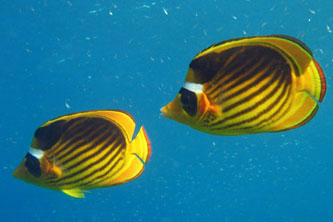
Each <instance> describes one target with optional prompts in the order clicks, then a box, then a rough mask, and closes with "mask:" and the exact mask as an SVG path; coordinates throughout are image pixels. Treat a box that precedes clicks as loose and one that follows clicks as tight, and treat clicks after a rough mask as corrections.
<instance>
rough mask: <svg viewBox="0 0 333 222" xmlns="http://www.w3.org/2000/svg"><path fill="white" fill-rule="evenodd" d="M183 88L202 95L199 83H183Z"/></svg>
mask: <svg viewBox="0 0 333 222" xmlns="http://www.w3.org/2000/svg"><path fill="white" fill-rule="evenodd" d="M183 88H185V89H187V90H189V91H191V92H194V93H202V88H203V85H202V84H199V83H193V82H184V85H183Z"/></svg>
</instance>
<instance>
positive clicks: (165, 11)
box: [163, 7, 168, 15]
mask: <svg viewBox="0 0 333 222" xmlns="http://www.w3.org/2000/svg"><path fill="white" fill-rule="evenodd" d="M163 12H164V14H165V15H168V11H167V10H166V9H165V8H164V7H163Z"/></svg>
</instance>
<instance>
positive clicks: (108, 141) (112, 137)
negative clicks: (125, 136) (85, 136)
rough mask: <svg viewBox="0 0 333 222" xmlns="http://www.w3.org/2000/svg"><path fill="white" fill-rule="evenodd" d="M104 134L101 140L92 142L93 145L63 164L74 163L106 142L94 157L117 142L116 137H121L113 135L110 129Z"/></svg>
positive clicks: (69, 167) (68, 168)
mask: <svg viewBox="0 0 333 222" xmlns="http://www.w3.org/2000/svg"><path fill="white" fill-rule="evenodd" d="M102 133H103V136H102V137H101V138H99V139H98V140H96V141H94V140H92V141H90V143H92V144H91V145H89V146H87V147H86V148H85V149H82V150H81V151H80V152H78V153H76V154H75V155H73V156H72V157H70V158H68V159H67V160H65V161H64V162H62V163H61V164H62V165H66V164H67V163H69V162H72V161H73V160H75V159H78V158H80V156H82V155H83V154H85V153H87V152H89V151H91V150H93V149H95V148H96V147H97V146H99V145H100V144H101V143H103V142H105V144H104V145H103V146H102V148H101V149H99V150H98V151H96V152H95V153H94V155H98V154H99V153H100V152H102V151H103V149H105V148H106V147H107V146H109V145H110V144H111V143H112V142H113V141H114V140H115V136H119V135H114V134H113V133H112V131H110V130H109V129H107V130H105V131H104V132H102ZM71 168H72V167H71V166H68V167H67V170H70V169H71Z"/></svg>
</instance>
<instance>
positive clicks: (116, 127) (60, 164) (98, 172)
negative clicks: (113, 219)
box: [13, 110, 151, 198]
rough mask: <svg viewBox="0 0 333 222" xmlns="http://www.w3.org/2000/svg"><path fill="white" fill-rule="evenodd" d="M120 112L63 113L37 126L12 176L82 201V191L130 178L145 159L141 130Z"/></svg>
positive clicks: (147, 154)
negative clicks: (28, 146) (135, 131)
mask: <svg viewBox="0 0 333 222" xmlns="http://www.w3.org/2000/svg"><path fill="white" fill-rule="evenodd" d="M134 130H135V121H134V119H133V117H132V116H131V115H130V114H128V113H126V112H124V111H120V110H97V111H87V112H79V113H74V114H69V115H64V116H61V117H58V118H56V119H53V120H50V121H48V122H46V123H44V124H43V125H41V126H40V127H39V128H38V129H37V130H36V131H35V134H34V138H33V140H32V144H31V148H30V150H29V152H28V153H27V154H26V155H25V157H24V159H23V161H22V163H21V164H20V165H19V167H18V168H17V169H16V170H15V171H14V173H13V175H14V176H15V177H17V178H19V179H22V180H24V181H25V182H28V183H32V184H35V185H38V186H41V187H45V188H49V189H53V190H60V191H62V192H64V193H66V194H68V195H69V196H72V197H76V198H83V197H84V192H86V191H85V190H86V189H92V188H101V187H109V186H114V185H119V184H123V183H126V182H128V181H131V180H134V179H136V178H137V177H139V176H140V175H141V173H142V172H143V170H144V164H145V163H147V161H148V160H149V157H150V154H151V149H150V141H149V139H148V136H147V134H146V131H145V129H144V128H143V127H141V128H140V130H139V132H138V134H137V135H136V137H135V139H133V140H132V137H133V133H134Z"/></svg>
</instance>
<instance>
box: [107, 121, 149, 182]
mask: <svg viewBox="0 0 333 222" xmlns="http://www.w3.org/2000/svg"><path fill="white" fill-rule="evenodd" d="M150 154H151V150H150V141H149V139H148V136H147V133H146V131H145V129H144V128H143V127H141V128H140V131H139V133H138V134H137V136H136V137H135V139H134V140H133V141H132V142H131V143H130V148H129V152H128V153H127V154H126V162H125V165H124V166H123V167H124V168H123V169H122V171H121V173H120V174H119V176H117V177H116V178H113V180H111V181H109V184H110V185H119V184H123V183H126V182H128V181H131V180H134V179H136V178H138V177H139V176H140V175H141V174H142V172H143V171H144V168H145V166H144V164H146V163H147V162H148V160H149V158H150Z"/></svg>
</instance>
